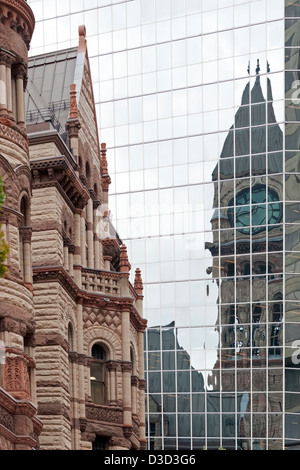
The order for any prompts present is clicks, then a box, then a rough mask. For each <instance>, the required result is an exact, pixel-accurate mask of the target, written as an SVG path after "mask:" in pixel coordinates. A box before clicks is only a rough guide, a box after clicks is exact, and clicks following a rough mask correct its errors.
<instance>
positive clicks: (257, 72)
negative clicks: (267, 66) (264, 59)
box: [256, 59, 260, 75]
mask: <svg viewBox="0 0 300 470" xmlns="http://www.w3.org/2000/svg"><path fill="white" fill-rule="evenodd" d="M259 72H260V65H259V59H257V66H256V75H259Z"/></svg>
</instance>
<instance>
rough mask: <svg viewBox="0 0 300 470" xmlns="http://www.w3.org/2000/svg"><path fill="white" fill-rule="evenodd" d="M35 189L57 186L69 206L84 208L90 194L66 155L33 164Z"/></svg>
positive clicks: (33, 162)
mask: <svg viewBox="0 0 300 470" xmlns="http://www.w3.org/2000/svg"><path fill="white" fill-rule="evenodd" d="M30 165H31V172H32V178H33V189H35V188H45V187H47V186H53V185H55V186H56V187H57V188H58V190H59V191H60V193H61V194H62V195H63V197H64V199H65V200H66V201H67V202H68V201H69V205H70V206H73V210H74V208H76V207H79V208H81V209H82V208H83V207H84V206H85V205H86V204H87V202H88V200H89V199H90V194H89V192H88V190H87V189H86V188H85V187H84V186H83V184H82V183H81V181H80V179H79V178H78V177H77V175H76V173H75V171H74V168H73V167H72V165H71V163H70V162H69V160H68V159H67V158H66V156H65V155H60V156H57V157H50V158H41V159H38V160H34V161H32V162H31V164H30Z"/></svg>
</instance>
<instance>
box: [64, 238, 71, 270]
mask: <svg viewBox="0 0 300 470" xmlns="http://www.w3.org/2000/svg"><path fill="white" fill-rule="evenodd" d="M69 243H70V240H69V239H68V238H64V268H65V270H66V271H69Z"/></svg>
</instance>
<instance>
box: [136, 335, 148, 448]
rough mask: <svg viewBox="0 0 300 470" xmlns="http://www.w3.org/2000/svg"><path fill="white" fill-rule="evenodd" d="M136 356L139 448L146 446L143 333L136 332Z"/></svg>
mask: <svg viewBox="0 0 300 470" xmlns="http://www.w3.org/2000/svg"><path fill="white" fill-rule="evenodd" d="M138 355H139V374H140V381H139V389H140V393H139V401H140V409H139V420H140V436H139V437H140V442H141V446H144V447H145V446H146V423H145V386H146V383H145V379H144V374H145V372H144V331H139V332H138Z"/></svg>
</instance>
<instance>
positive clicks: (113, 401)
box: [106, 361, 118, 405]
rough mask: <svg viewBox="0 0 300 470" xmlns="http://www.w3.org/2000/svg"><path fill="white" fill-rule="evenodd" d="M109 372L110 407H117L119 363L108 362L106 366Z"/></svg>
mask: <svg viewBox="0 0 300 470" xmlns="http://www.w3.org/2000/svg"><path fill="white" fill-rule="evenodd" d="M106 368H107V371H108V373H109V380H108V388H109V397H108V402H109V405H117V368H118V363H117V362H114V361H108V362H107V364H106Z"/></svg>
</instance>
